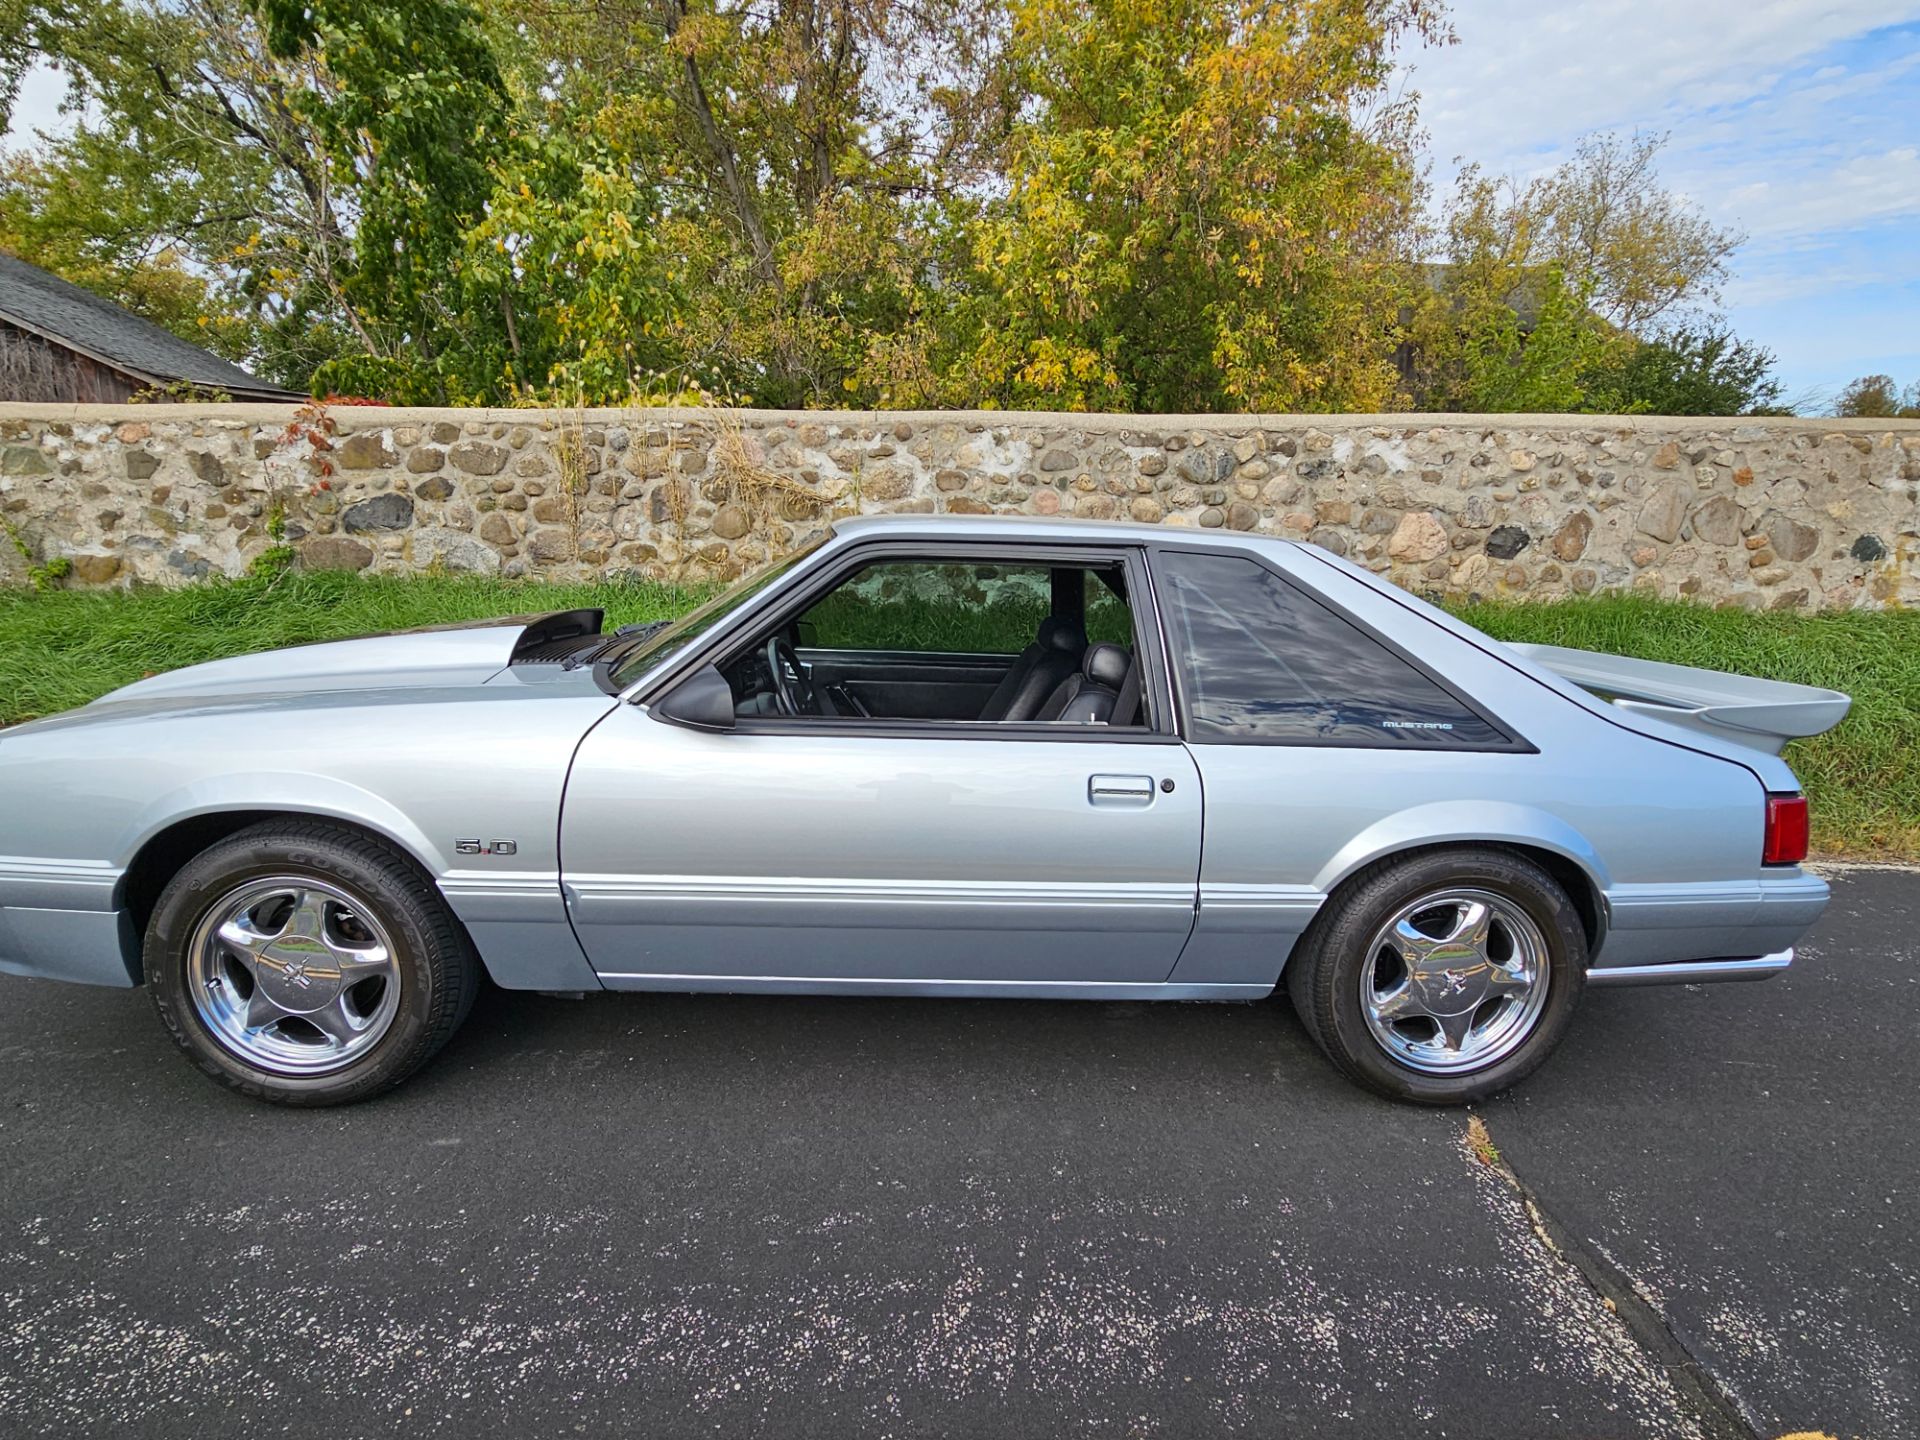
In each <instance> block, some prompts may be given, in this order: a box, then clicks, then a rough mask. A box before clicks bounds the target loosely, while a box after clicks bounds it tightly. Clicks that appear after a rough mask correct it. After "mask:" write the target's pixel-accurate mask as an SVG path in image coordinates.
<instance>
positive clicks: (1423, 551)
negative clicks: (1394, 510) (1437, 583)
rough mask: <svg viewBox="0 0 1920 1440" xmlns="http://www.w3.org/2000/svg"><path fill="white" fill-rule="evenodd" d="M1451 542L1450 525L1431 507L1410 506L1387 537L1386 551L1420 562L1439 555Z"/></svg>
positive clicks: (1445, 550) (1410, 561) (1395, 556)
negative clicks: (1422, 508) (1449, 536)
mask: <svg viewBox="0 0 1920 1440" xmlns="http://www.w3.org/2000/svg"><path fill="white" fill-rule="evenodd" d="M1451 543H1452V542H1451V541H1450V540H1449V539H1448V538H1447V527H1446V526H1445V525H1443V524H1441V523H1440V518H1439V517H1438V516H1437V515H1435V514H1433V513H1432V512H1431V511H1428V510H1409V511H1408V512H1407V513H1406V514H1404V515H1402V516H1401V517H1400V523H1399V524H1398V525H1396V526H1394V527H1393V534H1392V535H1391V536H1390V537H1389V538H1388V540H1387V554H1388V555H1390V556H1391V557H1392V558H1393V559H1395V560H1404V561H1407V562H1409V563H1415V564H1419V563H1424V562H1426V561H1428V560H1437V559H1439V558H1440V557H1441V556H1442V555H1444V554H1446V553H1447V550H1448V549H1449V547H1450V546H1451Z"/></svg>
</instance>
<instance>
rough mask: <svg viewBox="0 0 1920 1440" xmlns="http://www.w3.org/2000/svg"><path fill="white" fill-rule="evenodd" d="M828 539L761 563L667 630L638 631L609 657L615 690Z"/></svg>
mask: <svg viewBox="0 0 1920 1440" xmlns="http://www.w3.org/2000/svg"><path fill="white" fill-rule="evenodd" d="M827 540H828V536H826V535H822V536H820V538H819V539H817V540H814V541H811V542H810V543H808V544H806V545H802V546H801V547H800V548H799V549H798V550H796V551H794V552H793V553H792V554H791V555H787V556H783V557H782V558H781V559H778V560H775V561H774V562H773V563H772V564H770V565H765V566H762V567H761V568H760V569H758V570H755V571H754V572H753V573H752V574H751V575H748V576H746V577H745V578H744V579H741V580H737V581H735V582H734V583H733V584H732V585H730V586H728V587H727V588H726V589H725V590H723V591H722V592H721V593H720V594H718V595H716V596H714V597H713V599H711V600H709V601H707V603H706V604H704V605H702V606H700V608H699V609H697V610H693V611H690V612H688V613H687V614H686V615H683V616H681V617H680V619H678V620H676V621H674V622H673V624H671V625H669V626H668V627H667V628H666V629H664V630H661V631H658V632H657V633H655V634H651V635H648V634H641V635H636V636H635V637H634V645H633V648H632V649H630V650H627V651H625V652H624V653H619V654H616V655H614V656H612V657H609V658H611V659H612V662H613V663H612V664H611V666H609V668H608V670H607V672H606V673H607V675H608V677H609V679H610V680H611V681H612V684H613V688H614V689H616V690H624V689H626V688H627V686H629V685H631V684H632V683H633V682H634V681H635V680H638V679H639V678H640V677H641V676H642V675H644V674H645V673H646V672H647V671H649V670H651V669H652V668H653V667H654V666H656V665H658V664H660V663H662V662H663V661H665V660H668V659H670V658H671V657H673V656H674V655H677V654H679V652H680V651H682V650H684V649H685V648H686V647H687V646H688V645H690V644H692V643H693V642H694V641H695V640H698V639H699V638H700V637H701V636H702V635H704V634H706V633H707V631H709V630H711V629H712V628H713V627H714V626H715V625H716V624H718V623H719V622H720V621H722V620H724V619H725V618H726V617H727V616H729V615H731V614H732V613H733V612H734V611H735V610H737V609H739V608H740V607H741V606H742V605H744V604H745V603H746V602H747V601H749V600H751V599H752V598H753V597H754V596H755V595H758V594H759V593H760V592H761V591H762V590H764V589H766V588H767V587H768V586H769V585H771V584H773V582H774V581H776V580H778V579H779V578H780V577H781V576H782V575H785V574H786V573H787V572H788V571H789V570H791V569H793V567H794V566H796V565H798V564H799V563H800V562H801V561H802V560H804V559H806V558H807V557H808V556H809V555H811V554H813V552H814V551H816V550H818V549H819V548H820V547H821V546H822V545H824V544H826V543H827Z"/></svg>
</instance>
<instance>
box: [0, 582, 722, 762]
mask: <svg viewBox="0 0 1920 1440" xmlns="http://www.w3.org/2000/svg"><path fill="white" fill-rule="evenodd" d="M709 593H710V589H709V588H700V587H692V586H676V585H659V584H636V583H632V582H621V583H611V582H609V583H606V584H597V585H595V584H583V585H552V584H542V583H536V582H532V581H510V580H485V579H468V578H454V577H445V578H440V577H432V576H423V577H420V578H415V579H390V578H371V577H363V576H358V575H353V574H349V573H347V572H344V571H319V572H313V573H308V572H304V571H298V570H290V571H286V572H284V573H281V574H279V575H276V576H273V577H271V578H260V579H245V580H217V581H213V582H210V583H206V584H199V585H190V586H186V587H184V588H182V589H178V590H160V589H136V590H93V591H71V590H58V591H50V592H48V593H45V594H34V593H33V592H32V591H28V590H0V724H13V723H16V722H18V721H21V720H26V719H30V718H31V717H33V716H35V715H47V714H51V713H52V712H54V711H56V710H65V709H67V708H69V707H70V706H74V705H84V704H85V703H86V702H87V701H89V700H92V699H94V698H95V697H96V696H99V695H104V694H105V693H106V692H107V691H109V690H112V689H115V688H116V687H118V686H121V685H126V684H130V683H132V682H133V681H135V680H138V679H140V678H141V677H142V676H145V675H151V674H154V673H155V672H157V671H161V670H173V669H177V668H178V667H180V666H182V665H193V664H196V663H198V662H200V661H202V660H216V659H219V658H221V657H222V656H226V655H241V654H245V653H247V652H248V651H253V650H271V649H273V648H274V647H275V646H278V645H301V644H305V643H307V642H309V641H314V640H339V639H345V638H347V637H350V636H356V635H377V634H380V633H382V632H384V631H391V630H407V629H412V628H414V627H416V626H421V625H444V624H447V623H449V622H452V621H459V620H480V619H485V618H487V617H488V616H493V615H518V614H526V613H528V612H538V611H547V610H570V609H574V608H576V607H578V606H584V605H598V606H602V607H604V608H605V609H606V612H607V624H608V626H609V628H611V627H612V626H615V625H625V624H627V623H629V622H631V621H635V620H658V619H664V618H666V617H668V616H672V615H677V614H679V613H680V612H681V611H683V610H686V609H689V608H690V607H692V606H693V605H694V604H695V603H697V602H698V601H699V600H700V599H702V598H704V597H705V596H706V595H707V594H709Z"/></svg>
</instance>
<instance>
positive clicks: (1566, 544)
mask: <svg viewBox="0 0 1920 1440" xmlns="http://www.w3.org/2000/svg"><path fill="white" fill-rule="evenodd" d="M1677 528H1678V527H1677V526H1676V529H1677ZM1592 534H1593V516H1591V515H1589V514H1588V513H1587V512H1586V511H1584V510H1577V511H1575V512H1574V513H1573V514H1571V515H1569V516H1568V517H1567V518H1566V519H1565V520H1564V521H1563V522H1561V525H1560V528H1559V529H1558V530H1556V531H1554V532H1553V538H1552V539H1551V540H1549V541H1548V542H1547V548H1548V549H1550V550H1552V551H1553V554H1554V558H1555V559H1557V560H1566V561H1569V562H1571V561H1574V560H1578V559H1579V558H1580V557H1581V556H1582V555H1584V554H1586V553H1587V540H1588V538H1589V537H1591V536H1592Z"/></svg>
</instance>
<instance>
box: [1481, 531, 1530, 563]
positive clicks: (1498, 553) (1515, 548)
mask: <svg viewBox="0 0 1920 1440" xmlns="http://www.w3.org/2000/svg"><path fill="white" fill-rule="evenodd" d="M1531 543H1532V537H1531V536H1530V535H1528V534H1527V532H1526V531H1525V530H1523V529H1521V528H1520V527H1519V526H1518V525H1502V526H1500V527H1498V528H1497V529H1495V530H1494V532H1493V533H1492V534H1491V535H1489V536H1487V554H1489V555H1491V556H1492V557H1493V558H1494V559H1496V560H1511V559H1513V557H1514V556H1516V555H1518V554H1519V553H1520V552H1521V551H1522V550H1524V549H1526V548H1527V546H1528V545H1530V544H1531Z"/></svg>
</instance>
